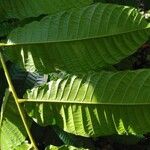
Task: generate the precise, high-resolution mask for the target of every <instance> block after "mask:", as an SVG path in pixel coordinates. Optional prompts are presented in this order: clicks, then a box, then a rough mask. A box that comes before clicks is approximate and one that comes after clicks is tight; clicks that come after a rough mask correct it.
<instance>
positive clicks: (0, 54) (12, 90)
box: [0, 50, 38, 150]
mask: <svg viewBox="0 0 150 150" xmlns="http://www.w3.org/2000/svg"><path fill="white" fill-rule="evenodd" d="M0 61H1V64H2V67H3V70H4V73H5V77H6V79H7V82H8V85H9V88H10V91H11V92H12V95H13V98H14V100H15V103H16V105H17V108H18V111H19V114H20V117H21V119H22V122H23V124H24V127H25V129H26V132H27V134H28V136H29V139H30V141H31V144H32V146H33V148H34V149H35V150H38V148H37V147H36V144H35V142H34V139H33V137H32V135H31V133H30V130H29V127H28V125H27V122H26V120H25V115H24V113H23V110H22V109H21V106H20V105H19V103H18V99H19V98H18V96H17V93H16V91H15V88H14V86H13V84H12V81H11V77H10V75H9V72H8V69H7V66H6V64H5V61H4V58H3V54H2V50H0Z"/></svg>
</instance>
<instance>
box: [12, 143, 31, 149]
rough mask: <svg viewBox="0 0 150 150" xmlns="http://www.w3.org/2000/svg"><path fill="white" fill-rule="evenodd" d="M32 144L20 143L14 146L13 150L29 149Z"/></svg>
mask: <svg viewBox="0 0 150 150" xmlns="http://www.w3.org/2000/svg"><path fill="white" fill-rule="evenodd" d="M31 148H32V145H31V144H28V143H24V144H21V145H19V146H17V147H16V148H15V150H31Z"/></svg>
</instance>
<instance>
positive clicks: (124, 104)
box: [19, 98, 150, 106]
mask: <svg viewBox="0 0 150 150" xmlns="http://www.w3.org/2000/svg"><path fill="white" fill-rule="evenodd" d="M19 101H20V102H24V103H32V102H33V103H57V104H58V103H59V104H79V105H110V106H150V102H149V103H147V102H146V103H140V102H137V103H136V102H134V103H115V102H114V103H110V102H108V103H107V102H100V103H97V102H92V103H91V102H83V101H82V102H80V101H64V100H63V101H62V100H60V101H59V100H48V99H43V100H41V99H30V98H29V99H19Z"/></svg>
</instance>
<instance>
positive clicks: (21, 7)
mask: <svg viewBox="0 0 150 150" xmlns="http://www.w3.org/2000/svg"><path fill="white" fill-rule="evenodd" d="M91 3H92V0H63V1H62V0H36V1H34V0H15V1H13V0H7V1H6V0H1V1H0V19H1V20H7V19H10V18H17V19H20V20H22V19H24V18H28V17H38V16H39V15H41V14H45V15H46V14H53V13H56V12H59V11H62V10H65V9H70V8H74V7H75V8H77V7H82V6H85V5H89V4H91Z"/></svg>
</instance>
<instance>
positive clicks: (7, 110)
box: [0, 90, 27, 150]
mask: <svg viewBox="0 0 150 150" xmlns="http://www.w3.org/2000/svg"><path fill="white" fill-rule="evenodd" d="M3 101H4V102H3V103H4V104H5V106H3V109H2V113H1V129H0V144H1V149H2V150H9V149H12V150H13V149H15V148H16V147H17V146H19V145H21V144H22V143H23V142H24V141H25V139H26V136H27V135H26V131H25V129H24V126H23V124H22V120H21V118H20V116H19V114H18V109H17V107H16V105H15V103H14V100H13V99H12V97H11V94H10V92H9V91H8V90H7V91H6V94H5V96H4V100H3Z"/></svg>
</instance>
